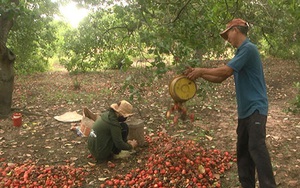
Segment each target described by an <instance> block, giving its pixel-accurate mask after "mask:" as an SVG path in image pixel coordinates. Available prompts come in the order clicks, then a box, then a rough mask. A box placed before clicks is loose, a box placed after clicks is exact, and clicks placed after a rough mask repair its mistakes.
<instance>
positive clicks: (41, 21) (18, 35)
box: [0, 0, 58, 117]
mask: <svg viewBox="0 0 300 188" xmlns="http://www.w3.org/2000/svg"><path fill="white" fill-rule="evenodd" d="M0 2H1V3H0V117H7V116H8V115H9V114H10V112H11V106H12V96H13V88H14V78H15V68H16V63H17V64H18V65H19V66H18V69H19V70H20V71H22V69H26V65H27V64H28V63H29V62H35V61H34V60H37V59H38V61H40V62H43V61H41V60H42V59H45V58H46V57H47V56H49V55H50V53H48V49H49V48H50V47H49V44H50V43H51V41H53V40H55V39H54V37H53V34H52V33H53V30H52V29H50V27H51V26H49V23H50V22H51V21H52V20H53V14H54V13H55V12H57V10H58V9H57V5H56V3H54V2H52V1H51V0H41V1H35V0H1V1H0ZM41 47H43V48H41ZM16 52H17V53H16ZM34 55H35V57H34V58H33V56H34ZM37 57H40V58H37ZM32 66H33V65H31V67H32Z"/></svg>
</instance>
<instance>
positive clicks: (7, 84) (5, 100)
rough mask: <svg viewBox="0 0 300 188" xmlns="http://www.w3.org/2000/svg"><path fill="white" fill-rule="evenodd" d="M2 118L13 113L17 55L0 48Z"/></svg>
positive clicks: (0, 111)
mask: <svg viewBox="0 0 300 188" xmlns="http://www.w3.org/2000/svg"><path fill="white" fill-rule="evenodd" d="M0 55H1V56H0V118H1V117H7V116H8V115H9V114H10V112H11V105H12V93H13V87H14V66H13V65H14V61H15V55H14V54H13V53H12V51H10V50H9V49H8V48H3V46H2V48H0Z"/></svg>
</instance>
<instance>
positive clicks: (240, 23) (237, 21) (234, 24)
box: [220, 18, 248, 40]
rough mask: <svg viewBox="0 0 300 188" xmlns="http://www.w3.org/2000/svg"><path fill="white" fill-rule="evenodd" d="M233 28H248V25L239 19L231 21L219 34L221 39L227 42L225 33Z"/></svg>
mask: <svg viewBox="0 0 300 188" xmlns="http://www.w3.org/2000/svg"><path fill="white" fill-rule="evenodd" d="M235 26H242V27H248V23H247V22H246V21H244V20H242V19H240V18H236V19H233V20H231V21H230V22H229V23H228V24H226V29H225V30H224V31H222V32H221V33H220V35H221V37H222V38H223V39H225V40H227V39H228V35H227V34H228V33H227V31H229V30H230V29H231V28H233V27H235Z"/></svg>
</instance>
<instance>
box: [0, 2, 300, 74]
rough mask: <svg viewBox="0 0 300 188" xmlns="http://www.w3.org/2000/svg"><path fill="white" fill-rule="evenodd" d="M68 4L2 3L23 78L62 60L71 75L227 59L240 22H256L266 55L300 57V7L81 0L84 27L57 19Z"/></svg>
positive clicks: (256, 32)
mask: <svg viewBox="0 0 300 188" xmlns="http://www.w3.org/2000/svg"><path fill="white" fill-rule="evenodd" d="M74 1H75V0H74ZM62 2H64V3H66V1H51V0H41V1H35V0H27V1H24V0H20V1H16V0H2V3H1V6H0V12H1V14H0V20H3V19H4V15H8V16H7V17H6V19H13V23H14V24H13V27H12V28H11V30H10V32H9V35H8V36H7V39H8V40H7V46H8V47H9V48H11V49H12V51H13V52H14V53H15V54H16V56H17V59H16V64H15V68H16V70H17V71H18V72H26V73H30V72H34V71H45V70H47V68H48V60H49V58H51V57H53V56H54V55H57V56H59V57H60V60H61V61H60V62H61V63H62V64H63V65H64V66H65V67H66V68H67V69H68V70H69V71H91V70H99V69H103V68H120V67H126V65H131V64H132V63H133V62H134V61H135V62H137V61H146V62H149V64H150V65H152V66H155V67H157V68H158V69H157V70H158V71H159V73H163V72H165V71H166V68H165V67H166V66H165V65H166V64H173V65H182V64H190V65H196V64H201V62H202V61H203V60H205V59H210V58H216V57H220V56H222V57H224V56H226V54H224V51H226V50H225V49H224V48H225V47H227V46H225V43H224V42H223V41H222V39H221V38H220V36H219V32H220V31H221V30H222V29H224V26H225V24H226V23H227V22H228V21H229V20H231V19H232V18H235V17H240V18H243V19H245V20H247V21H248V22H249V23H250V25H251V32H250V35H249V37H250V38H251V40H253V41H254V42H255V43H257V45H258V46H259V48H260V50H261V51H262V52H264V54H265V55H272V56H276V57H283V58H291V59H293V58H294V59H295V58H298V57H299V56H300V52H299V33H300V31H299V30H300V29H299V27H298V23H299V22H300V21H299V20H300V19H299V15H300V12H299V9H300V3H299V2H298V1H285V0H278V1H270V0H263V1H253V0H245V1H227V0H224V1H219V0H201V1H193V0H168V1H160V0H151V1H149V0H122V1H111V0H77V1H76V2H77V3H78V4H79V5H80V6H84V7H85V8H87V9H89V10H90V14H89V15H88V16H87V17H86V18H85V19H84V20H83V21H82V22H81V23H80V25H79V27H78V28H71V27H68V26H67V24H64V23H62V22H61V21H57V20H55V19H54V18H55V15H57V14H59V10H58V7H59V5H60V4H61V3H62ZM67 2H68V1H67ZM6 13H9V14H6ZM58 22H59V23H58ZM0 23H1V22H0ZM1 27H5V26H3V25H1ZM2 35H3V34H2ZM3 37H4V36H2V38H3Z"/></svg>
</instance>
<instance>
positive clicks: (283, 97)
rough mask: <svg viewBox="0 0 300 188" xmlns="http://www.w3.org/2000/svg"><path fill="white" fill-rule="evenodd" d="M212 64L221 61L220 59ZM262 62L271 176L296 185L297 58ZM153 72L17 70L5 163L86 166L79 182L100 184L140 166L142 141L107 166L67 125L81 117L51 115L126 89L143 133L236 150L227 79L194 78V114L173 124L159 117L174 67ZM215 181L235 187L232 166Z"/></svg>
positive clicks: (101, 105) (106, 101) (103, 102)
mask: <svg viewBox="0 0 300 188" xmlns="http://www.w3.org/2000/svg"><path fill="white" fill-rule="evenodd" d="M213 64H214V65H216V66H217V65H219V64H218V62H214V63H213ZM264 68H265V77H266V82H267V87H268V96H269V116H268V123H267V144H268V148H269V152H270V155H271V158H272V164H273V167H274V173H275V178H276V182H277V184H278V187H282V188H287V187H300V182H299V173H300V168H299V162H300V158H299V139H300V134H299V133H300V114H299V113H298V114H293V113H291V112H290V111H289V109H290V108H292V107H293V106H292V101H293V99H295V97H296V95H297V92H298V91H297V89H296V88H295V87H294V86H293V84H294V82H299V81H300V68H299V66H298V65H297V63H296V62H293V61H283V60H279V59H266V60H264ZM152 75H153V73H152V71H151V70H146V69H137V68H136V69H131V70H129V71H126V72H122V71H104V72H97V73H85V74H73V75H72V74H69V73H67V72H49V73H43V74H35V75H29V76H17V77H16V79H15V90H14V93H13V103H14V104H13V107H14V109H15V110H14V111H18V112H21V113H22V115H23V117H22V120H23V123H22V126H21V127H14V126H13V122H12V120H11V118H8V119H2V120H0V146H1V147H0V148H1V151H0V158H3V159H5V160H4V162H6V163H26V162H28V161H34V162H35V164H43V165H59V164H72V165H74V166H79V167H83V168H85V169H86V170H87V171H89V172H90V173H89V175H88V176H87V177H86V179H85V182H84V185H83V187H99V185H100V184H101V183H102V179H101V178H105V177H113V176H114V175H115V174H117V173H126V172H128V171H130V170H131V169H133V168H135V167H137V166H141V164H140V163H137V161H139V160H138V159H142V158H143V156H145V155H147V154H148V153H147V151H146V150H147V149H146V148H145V147H141V148H137V153H136V154H134V155H133V156H132V157H130V158H127V159H122V160H116V161H114V163H115V164H116V167H115V168H109V167H108V166H107V164H100V165H96V166H91V165H90V164H89V163H88V162H93V160H92V159H90V158H87V156H88V155H89V151H88V150H87V147H86V146H87V143H86V141H87V138H86V137H80V136H77V134H76V133H75V132H74V131H71V130H70V128H71V126H74V125H75V126H76V125H79V124H80V122H76V123H63V122H59V121H57V120H55V119H54V116H57V115H61V114H63V113H65V112H68V111H76V112H77V113H79V114H82V108H83V107H88V108H89V109H90V110H91V111H93V112H94V113H97V114H100V113H101V112H103V111H104V110H106V109H107V108H108V107H109V105H110V104H111V103H114V102H117V101H119V100H120V99H127V100H130V98H131V93H132V92H133V90H130V89H134V92H135V93H136V94H135V95H134V96H132V99H133V100H132V104H133V105H134V108H135V109H134V111H135V116H133V118H138V119H142V120H143V121H144V122H145V135H148V136H149V135H151V134H152V133H155V132H159V131H166V132H167V133H168V134H170V135H173V136H174V135H176V136H177V137H179V138H180V139H192V140H196V141H197V142H200V143H201V144H202V145H203V147H205V148H215V149H218V150H222V151H230V152H233V153H234V151H235V144H236V132H235V131H236V124H237V115H236V104H235V91H234V84H233V79H232V78H229V79H228V80H226V81H225V82H223V83H222V84H209V83H207V82H205V81H202V80H199V81H197V85H198V88H201V91H202V93H201V92H199V95H197V96H195V97H194V98H193V99H191V100H190V101H188V102H187V103H186V106H187V108H188V110H189V112H190V113H194V114H195V118H196V120H195V121H194V122H193V123H191V122H179V123H178V124H177V125H173V123H172V120H169V119H166V118H165V113H166V111H167V110H168V109H169V108H170V106H171V105H172V104H173V100H172V99H171V97H170V96H169V93H168V84H169V81H170V80H171V79H172V77H174V76H175V73H174V72H168V73H167V74H165V75H164V76H163V78H161V79H157V80H155V79H154V80H152V81H151V82H150V84H148V83H149V78H151V77H152ZM129 76H131V79H130V80H129ZM126 79H127V80H129V82H128V83H129V85H132V86H133V87H128V88H127V89H125V90H124V89H122V87H123V86H124V81H125V80H126ZM143 83H145V85H143ZM298 95H299V93H298ZM1 163H3V161H2V162H1ZM221 182H222V187H225V188H227V187H228V188H229V187H239V183H238V178H237V169H236V165H235V164H234V165H233V167H232V168H231V169H230V170H228V171H226V173H225V175H224V176H222V178H221ZM178 186H179V187H180V185H178Z"/></svg>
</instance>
